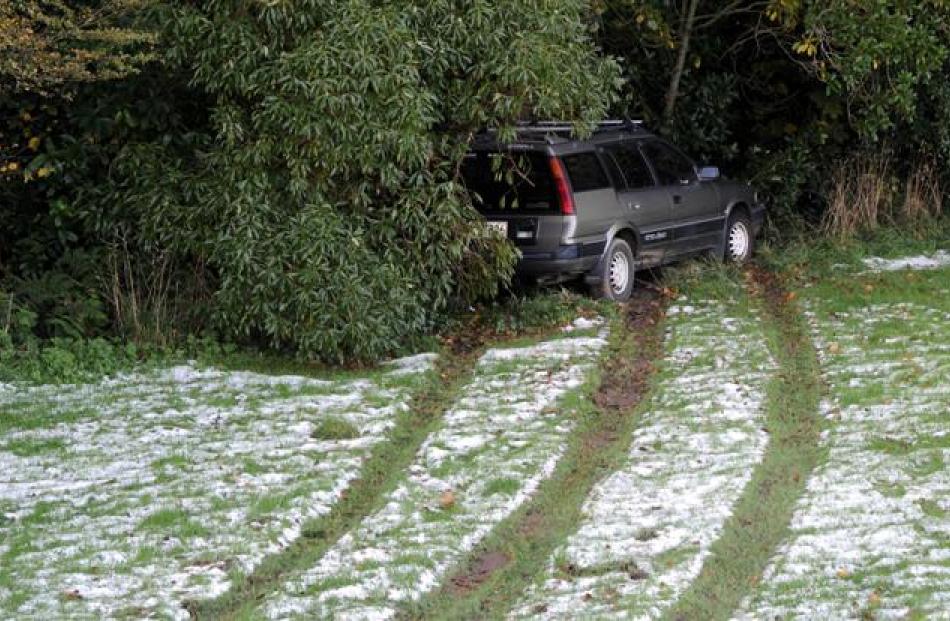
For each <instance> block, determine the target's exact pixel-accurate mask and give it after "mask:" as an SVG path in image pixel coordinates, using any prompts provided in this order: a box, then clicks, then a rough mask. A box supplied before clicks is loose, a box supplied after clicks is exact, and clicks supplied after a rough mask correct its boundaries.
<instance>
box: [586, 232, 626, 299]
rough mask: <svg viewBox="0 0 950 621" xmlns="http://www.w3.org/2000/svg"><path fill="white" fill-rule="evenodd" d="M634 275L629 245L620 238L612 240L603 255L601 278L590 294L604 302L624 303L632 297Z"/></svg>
mask: <svg viewBox="0 0 950 621" xmlns="http://www.w3.org/2000/svg"><path fill="white" fill-rule="evenodd" d="M636 273H637V272H636V260H635V258H634V256H633V249H632V248H630V244H628V243H627V242H626V241H625V240H623V239H620V238H617V239H614V240H613V241H612V242H610V245H609V246H607V252H606V253H604V266H603V277H602V278H601V280H600V283H599V284H598V285H596V286H595V287H594V289H593V291H592V293H593V294H594V296H595V297H598V298H602V299H605V300H613V301H615V302H626V301H627V300H629V299H630V296H631V295H633V287H634V283H635V282H636Z"/></svg>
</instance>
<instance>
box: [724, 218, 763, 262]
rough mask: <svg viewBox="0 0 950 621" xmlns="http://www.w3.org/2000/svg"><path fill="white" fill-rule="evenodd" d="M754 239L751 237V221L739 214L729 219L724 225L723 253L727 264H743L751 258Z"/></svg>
mask: <svg viewBox="0 0 950 621" xmlns="http://www.w3.org/2000/svg"><path fill="white" fill-rule="evenodd" d="M754 244H755V238H754V237H753V236H752V221H751V220H749V217H748V216H747V215H745V213H742V212H739V213H737V214H733V215H732V217H730V218H729V224H728V225H726V241H725V246H726V248H725V253H724V256H723V259H724V260H725V261H726V262H727V263H745V262H746V261H748V260H749V259H751V258H752V248H753V246H754Z"/></svg>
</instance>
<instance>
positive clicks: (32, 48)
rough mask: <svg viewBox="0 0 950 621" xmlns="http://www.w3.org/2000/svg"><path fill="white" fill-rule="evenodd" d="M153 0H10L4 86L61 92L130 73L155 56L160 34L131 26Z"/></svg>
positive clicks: (1, 58) (3, 12)
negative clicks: (156, 37) (156, 38)
mask: <svg viewBox="0 0 950 621" xmlns="http://www.w3.org/2000/svg"><path fill="white" fill-rule="evenodd" d="M148 1H149V0H93V1H92V2H82V1H79V0H6V1H5V2H3V3H2V4H0V87H2V88H3V89H4V90H7V91H8V92H9V91H21V92H22V91H32V92H37V93H41V94H55V93H54V92H53V91H54V89H56V88H57V87H60V86H62V85H64V84H75V83H80V82H90V81H94V80H112V79H116V78H119V77H122V76H124V75H127V74H129V73H130V72H132V71H134V70H135V68H136V67H137V66H140V65H141V64H142V63H143V62H147V61H148V60H149V59H150V58H151V51H152V44H153V43H154V35H152V34H151V33H149V32H146V31H142V30H138V29H135V28H133V27H130V23H131V17H132V16H133V15H134V14H136V13H137V12H139V11H141V10H142V9H143V7H144V5H145V4H146V3H147V2H148ZM59 94H62V92H61V91H60V93H59Z"/></svg>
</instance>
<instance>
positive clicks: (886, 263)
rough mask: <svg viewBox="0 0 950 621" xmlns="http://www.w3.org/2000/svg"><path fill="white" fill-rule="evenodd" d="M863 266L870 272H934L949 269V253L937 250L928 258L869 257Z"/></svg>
mask: <svg viewBox="0 0 950 621" xmlns="http://www.w3.org/2000/svg"><path fill="white" fill-rule="evenodd" d="M863 263H864V266H865V267H867V268H868V270H869V271H871V272H898V271H900V270H935V269H941V268H944V267H950V252H947V251H946V250H938V251H937V252H935V253H934V254H932V255H930V256H923V255H922V256H916V257H901V258H897V259H884V258H881V257H870V258H867V259H864V260H863Z"/></svg>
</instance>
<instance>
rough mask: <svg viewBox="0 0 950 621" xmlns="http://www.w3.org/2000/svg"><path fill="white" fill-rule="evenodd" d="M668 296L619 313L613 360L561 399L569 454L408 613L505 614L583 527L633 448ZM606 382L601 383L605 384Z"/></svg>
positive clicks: (650, 297) (641, 298)
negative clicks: (573, 415) (572, 414)
mask: <svg viewBox="0 0 950 621" xmlns="http://www.w3.org/2000/svg"><path fill="white" fill-rule="evenodd" d="M663 308H664V301H663V300H662V299H661V298H660V296H658V295H656V294H654V293H650V292H647V291H643V292H642V293H640V294H638V296H637V298H635V300H634V301H633V302H632V303H631V305H630V309H629V313H626V314H623V315H622V316H617V317H615V318H614V320H613V332H612V336H611V340H610V345H609V349H608V352H607V357H606V359H607V362H606V364H605V365H604V367H603V370H602V371H601V373H600V374H599V375H598V376H595V377H594V378H592V380H591V382H589V384H588V387H587V390H585V391H581V392H579V393H577V397H576V398H575V399H573V400H571V402H569V403H564V404H562V407H571V408H572V409H576V410H577V411H578V412H579V414H578V416H579V417H580V421H579V425H578V429H577V432H576V433H575V435H574V436H573V438H572V440H571V443H570V445H569V446H568V449H567V451H566V453H565V456H564V458H563V459H562V460H561V461H560V462H559V463H558V466H557V468H556V470H555V472H554V474H553V475H552V477H551V478H549V479H547V480H546V481H545V482H544V483H542V484H541V486H540V487H539V489H538V491H537V493H536V494H535V496H534V497H533V498H532V500H531V501H529V502H528V503H526V504H525V505H524V506H523V507H521V508H520V509H519V510H518V511H517V512H515V513H514V514H513V515H512V516H511V517H509V518H508V519H506V520H505V521H503V522H502V523H501V524H499V525H498V526H497V527H496V528H495V529H494V530H493V531H492V533H491V534H489V535H488V537H486V538H485V540H484V541H483V542H482V543H481V544H480V545H479V546H478V548H476V550H474V551H473V553H472V554H471V555H469V557H468V558H467V559H466V560H465V561H464V562H463V563H461V564H460V566H459V568H458V569H457V570H456V571H455V572H454V574H452V575H451V576H450V577H449V579H448V580H446V581H445V583H444V585H443V586H442V588H440V589H438V590H436V591H433V592H432V593H430V594H428V595H427V596H425V597H424V598H423V599H422V600H421V601H419V602H416V603H412V604H410V607H409V608H408V609H407V610H405V611H404V612H403V614H402V615H401V616H402V617H403V618H409V619H414V618H423V617H424V618H432V619H473V618H478V619H485V618H499V617H502V616H504V614H505V613H506V612H507V611H508V610H509V609H510V608H511V606H512V605H513V603H514V602H515V601H516V600H517V598H518V597H520V596H521V595H522V594H523V592H524V588H525V585H526V584H528V583H530V582H531V581H532V580H533V579H534V577H535V576H536V575H537V574H538V572H540V571H542V570H543V569H544V568H545V567H546V565H547V563H548V560H549V559H550V558H551V555H552V554H553V552H554V550H555V548H556V547H557V546H558V545H559V544H560V543H561V542H562V541H563V540H564V539H565V537H567V536H568V535H569V534H570V533H572V532H573V531H574V530H576V529H577V526H578V524H579V523H580V520H581V518H582V514H581V507H582V505H583V502H584V499H585V498H586V497H587V495H588V494H589V492H590V490H591V488H592V487H593V486H594V484H595V483H596V482H597V481H598V480H600V479H601V478H602V477H603V476H604V475H605V474H607V473H609V472H611V471H613V470H615V469H616V468H617V467H619V466H620V465H621V464H622V463H623V460H624V458H625V456H626V451H627V448H628V446H629V443H630V439H631V435H632V432H633V429H634V428H635V426H636V422H637V418H638V417H637V416H636V412H637V408H638V406H639V405H640V403H642V400H643V398H644V395H645V394H647V393H648V392H649V389H650V379H651V378H652V376H653V374H654V370H655V369H654V361H656V360H658V359H660V357H661V350H662V330H661V323H662V322H661V320H662V317H663ZM598 385H599V387H598Z"/></svg>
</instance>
